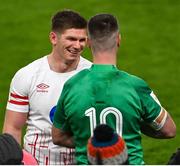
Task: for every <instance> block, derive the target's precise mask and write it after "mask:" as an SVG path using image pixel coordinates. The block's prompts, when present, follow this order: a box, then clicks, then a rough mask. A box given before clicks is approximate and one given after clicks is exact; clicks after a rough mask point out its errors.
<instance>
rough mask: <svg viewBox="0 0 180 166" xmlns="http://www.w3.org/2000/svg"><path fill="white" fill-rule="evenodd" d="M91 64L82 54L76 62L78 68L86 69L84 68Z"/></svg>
mask: <svg viewBox="0 0 180 166" xmlns="http://www.w3.org/2000/svg"><path fill="white" fill-rule="evenodd" d="M91 65H92V62H91V61H89V60H87V59H85V58H83V57H82V56H80V62H79V64H78V68H79V69H86V68H90V67H91Z"/></svg>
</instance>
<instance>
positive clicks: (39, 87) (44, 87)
mask: <svg viewBox="0 0 180 166" xmlns="http://www.w3.org/2000/svg"><path fill="white" fill-rule="evenodd" d="M36 87H37V92H48V88H49V85H47V84H45V83H41V84H38V85H37V86H36Z"/></svg>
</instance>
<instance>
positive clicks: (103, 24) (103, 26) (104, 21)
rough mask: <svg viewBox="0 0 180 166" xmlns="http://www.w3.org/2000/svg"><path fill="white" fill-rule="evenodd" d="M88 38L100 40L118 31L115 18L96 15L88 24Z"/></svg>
mask: <svg viewBox="0 0 180 166" xmlns="http://www.w3.org/2000/svg"><path fill="white" fill-rule="evenodd" d="M88 31H89V34H90V38H102V37H104V36H108V35H111V34H112V33H114V32H117V31H118V23H117V20H116V18H115V17H114V16H113V15H111V14H97V15H95V16H94V17H92V18H91V19H90V20H89V22H88Z"/></svg>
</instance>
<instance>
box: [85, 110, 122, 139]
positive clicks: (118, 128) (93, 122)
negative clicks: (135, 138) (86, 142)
mask: <svg viewBox="0 0 180 166" xmlns="http://www.w3.org/2000/svg"><path fill="white" fill-rule="evenodd" d="M109 114H113V115H114V116H115V119H116V122H115V123H116V132H117V133H118V134H119V135H120V136H122V125H123V121H122V114H121V112H120V111H119V110H118V109H117V108H114V107H107V108H105V109H103V110H102V111H101V113H100V116H99V118H100V119H99V121H100V124H106V118H107V116H108V115H109ZM85 116H88V117H89V123H90V131H91V136H93V131H94V129H95V127H96V125H97V121H96V109H95V108H94V107H91V108H89V109H88V110H86V111H85Z"/></svg>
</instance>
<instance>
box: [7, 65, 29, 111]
mask: <svg viewBox="0 0 180 166" xmlns="http://www.w3.org/2000/svg"><path fill="white" fill-rule="evenodd" d="M28 73H29V71H27V70H26V68H22V69H20V70H19V71H18V72H17V73H16V74H15V76H14V77H13V79H12V81H11V85H10V90H9V98H8V102H7V107H6V108H7V110H11V111H16V112H24V113H27V112H28V111H29V87H30V79H29V77H30V76H29V74H28Z"/></svg>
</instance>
